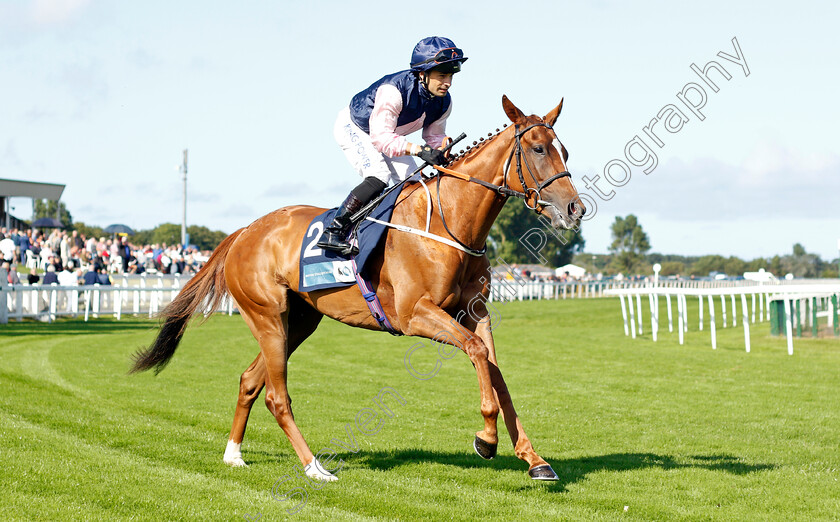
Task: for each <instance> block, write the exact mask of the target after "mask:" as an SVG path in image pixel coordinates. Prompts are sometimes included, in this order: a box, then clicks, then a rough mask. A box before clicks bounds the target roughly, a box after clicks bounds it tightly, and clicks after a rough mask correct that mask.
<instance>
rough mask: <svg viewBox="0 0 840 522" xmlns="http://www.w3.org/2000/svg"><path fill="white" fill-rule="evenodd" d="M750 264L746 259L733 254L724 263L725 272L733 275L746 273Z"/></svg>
mask: <svg viewBox="0 0 840 522" xmlns="http://www.w3.org/2000/svg"><path fill="white" fill-rule="evenodd" d="M748 266H749V265H747V262H746V261H744V260H742V259H740V258H738V257H735V256H732V257H730V258H729V259H727V260H726V261H725V262H724V263H723V273H725V274H727V275H731V276H740V275H744V272H746V271H747V268H748Z"/></svg>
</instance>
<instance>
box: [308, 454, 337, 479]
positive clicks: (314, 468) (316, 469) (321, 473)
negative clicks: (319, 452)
mask: <svg viewBox="0 0 840 522" xmlns="http://www.w3.org/2000/svg"><path fill="white" fill-rule="evenodd" d="M303 471H304V473H306V476H307V477H309V478H311V479H314V480H318V481H321V482H335V481H336V480H338V477H336V476H335V475H333V474H332V473H330V472H329V471H327V470H326V469H324V467H323V466H322V465H321V462H319V461H318V459H316V458H313V459H312V462H310V463H309V464H308V465H307V466H306V467H305V468H303Z"/></svg>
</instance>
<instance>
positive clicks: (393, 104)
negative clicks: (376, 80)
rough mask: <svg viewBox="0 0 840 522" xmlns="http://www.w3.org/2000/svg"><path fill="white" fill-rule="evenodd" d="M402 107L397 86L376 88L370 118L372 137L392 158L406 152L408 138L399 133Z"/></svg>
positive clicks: (380, 150)
mask: <svg viewBox="0 0 840 522" xmlns="http://www.w3.org/2000/svg"><path fill="white" fill-rule="evenodd" d="M402 108H403V102H402V95H401V94H400V91H399V90H398V89H397V88H396V87H394V86H393V85H389V84H384V85H381V86H380V87H379V88H378V89H377V90H376V98H375V99H374V102H373V110H372V111H371V113H370V120H369V125H370V139H371V141H372V142H373V146H374V147H376V150H378V151H379V152H381V153H382V154H385V155H386V156H388V157H392V158H393V157H395V156H402V155H404V154H405V148H406V143H407V140H406V139H405V136H400V135H399V134H397V119H398V118H399V116H400V112H402Z"/></svg>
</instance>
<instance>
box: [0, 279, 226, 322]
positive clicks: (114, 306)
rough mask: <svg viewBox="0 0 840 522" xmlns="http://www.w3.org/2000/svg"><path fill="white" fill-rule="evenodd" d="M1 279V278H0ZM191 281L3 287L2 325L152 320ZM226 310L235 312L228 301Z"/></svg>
mask: <svg viewBox="0 0 840 522" xmlns="http://www.w3.org/2000/svg"><path fill="white" fill-rule="evenodd" d="M0 275H1V274H0ZM188 279H189V278H188V277H183V278H182V277H180V276H177V275H176V276H164V275H163V274H160V275H158V276H151V277H146V276H145V275H143V276H127V275H126V276H117V277H116V281H115V282H114V284H113V285H89V286H87V285H86V286H59V285H56V284H52V285H48V286H43V285H31V286H30V285H15V286H8V285H5V286H4V285H0V324H5V323H7V322H8V321H9V320H17V321H21V320H23V319H37V320H41V321H49V322H52V321H53V320H55V319H56V318H57V317H61V316H69V317H84V320H85V321H87V320H88V318H89V317H91V316H93V317H102V316H106V315H109V316H113V317H115V318H116V319H117V320H119V319H120V318H121V317H122V315H123V314H134V315H147V316H149V317H151V316H152V315H154V314H155V313H157V312H159V311H160V309H161V308H163V307H164V306H166V305H167V304H169V303H170V302H172V300H173V299H175V296H177V295H178V292H180V290H181V287H182V285H183V283H185V282H186V281H187V280H188ZM223 310H224V311H226V312H227V313H232V312H233V301H232V300H231V299H226V302H225V303H224V305H223Z"/></svg>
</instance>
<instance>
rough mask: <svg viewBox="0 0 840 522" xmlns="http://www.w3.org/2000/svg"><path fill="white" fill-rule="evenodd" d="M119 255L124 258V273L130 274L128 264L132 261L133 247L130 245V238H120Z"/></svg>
mask: <svg viewBox="0 0 840 522" xmlns="http://www.w3.org/2000/svg"><path fill="white" fill-rule="evenodd" d="M117 255H118V256H120V257H121V258H122V271H123V273H124V274H127V273H128V262H129V261H131V259H132V256H131V246H130V245H129V244H128V238H127V237H126V236H122V237H121V238H120V243H119V246H118V247H117Z"/></svg>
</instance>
